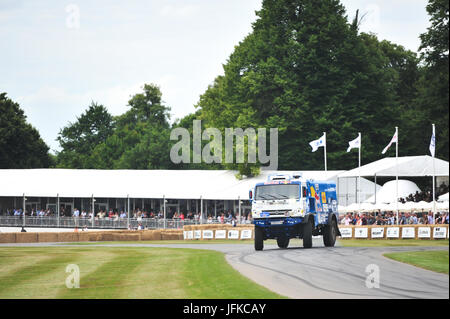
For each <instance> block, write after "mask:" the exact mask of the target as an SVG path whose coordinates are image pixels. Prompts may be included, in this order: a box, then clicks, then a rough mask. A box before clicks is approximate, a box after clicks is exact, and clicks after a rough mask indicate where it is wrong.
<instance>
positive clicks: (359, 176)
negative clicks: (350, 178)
mask: <svg viewBox="0 0 450 319" xmlns="http://www.w3.org/2000/svg"><path fill="white" fill-rule="evenodd" d="M358 139H359V148H358V149H359V151H358V183H357V184H356V188H357V190H358V192H357V194H358V209H359V213H361V199H360V198H361V194H360V191H361V146H362V143H361V132H358Z"/></svg>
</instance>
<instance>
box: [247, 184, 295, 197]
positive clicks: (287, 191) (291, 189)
mask: <svg viewBox="0 0 450 319" xmlns="http://www.w3.org/2000/svg"><path fill="white" fill-rule="evenodd" d="M299 196H300V191H299V185H298V184H275V185H261V186H257V187H256V190H255V199H256V200H261V199H298V198H299Z"/></svg>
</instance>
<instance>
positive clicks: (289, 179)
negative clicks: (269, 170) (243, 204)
mask: <svg viewBox="0 0 450 319" xmlns="http://www.w3.org/2000/svg"><path fill="white" fill-rule="evenodd" d="M249 198H250V201H251V203H252V218H253V224H254V225H255V250H262V249H263V248H264V240H266V239H276V240H277V244H278V247H280V248H287V247H288V245H289V240H290V239H291V238H300V239H303V247H304V248H311V247H312V236H317V235H322V236H323V242H324V244H325V246H327V247H333V246H334V244H335V242H336V236H340V235H341V234H340V232H339V228H338V211H337V207H338V203H337V196H336V183H334V182H332V181H314V180H303V179H302V176H301V174H293V175H282V174H278V175H270V176H269V177H268V180H267V181H266V182H264V183H258V184H256V185H255V187H254V188H253V189H251V190H250V192H249Z"/></svg>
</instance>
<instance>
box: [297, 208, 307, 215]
mask: <svg viewBox="0 0 450 319" xmlns="http://www.w3.org/2000/svg"><path fill="white" fill-rule="evenodd" d="M295 213H296V214H297V215H300V216H301V217H304V216H305V211H304V210H303V208H297V209H296V211H295Z"/></svg>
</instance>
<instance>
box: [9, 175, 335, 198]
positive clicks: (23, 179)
mask: <svg viewBox="0 0 450 319" xmlns="http://www.w3.org/2000/svg"><path fill="white" fill-rule="evenodd" d="M294 172H295V173H297V172H299V171H264V170H262V171H261V174H260V175H259V176H257V177H252V178H244V179H242V180H239V179H237V178H236V176H235V175H236V173H237V172H236V171H228V170H96V169H0V181H1V182H0V196H7V197H13V196H17V197H19V196H23V194H25V196H31V197H56V195H57V194H59V197H75V198H89V197H91V196H92V195H93V196H94V197H97V198H126V197H127V195H129V197H130V198H163V196H165V198H168V199H199V198H200V196H201V197H202V198H203V199H216V200H237V199H238V198H240V199H242V200H245V199H248V192H249V190H250V189H251V188H252V187H254V186H255V184H256V183H258V182H263V181H266V180H267V177H268V175H269V174H292V173H294ZM300 173H302V176H303V178H305V179H315V180H334V181H336V176H337V175H338V174H339V173H342V171H300Z"/></svg>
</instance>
